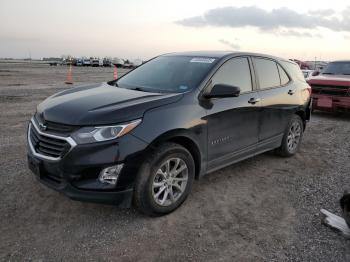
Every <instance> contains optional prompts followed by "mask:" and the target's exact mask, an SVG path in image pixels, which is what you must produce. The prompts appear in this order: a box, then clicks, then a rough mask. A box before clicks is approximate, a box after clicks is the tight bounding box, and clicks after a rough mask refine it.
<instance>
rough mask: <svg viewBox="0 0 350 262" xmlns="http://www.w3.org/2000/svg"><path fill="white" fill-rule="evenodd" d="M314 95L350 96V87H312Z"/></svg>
mask: <svg viewBox="0 0 350 262" xmlns="http://www.w3.org/2000/svg"><path fill="white" fill-rule="evenodd" d="M311 88H312V93H313V94H319V95H322V94H324V95H332V96H350V87H347V86H326V85H311Z"/></svg>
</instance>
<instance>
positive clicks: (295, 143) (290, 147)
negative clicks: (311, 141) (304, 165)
mask: <svg viewBox="0 0 350 262" xmlns="http://www.w3.org/2000/svg"><path fill="white" fill-rule="evenodd" d="M303 132H304V124H303V120H302V119H301V118H300V116H298V115H293V117H292V118H291V120H290V121H289V123H288V126H287V128H286V131H285V132H284V136H283V139H282V144H281V146H280V147H279V148H278V149H277V150H276V153H277V154H278V155H280V156H283V157H290V156H293V155H295V154H296V153H297V152H298V150H299V147H300V144H301V141H302V138H303Z"/></svg>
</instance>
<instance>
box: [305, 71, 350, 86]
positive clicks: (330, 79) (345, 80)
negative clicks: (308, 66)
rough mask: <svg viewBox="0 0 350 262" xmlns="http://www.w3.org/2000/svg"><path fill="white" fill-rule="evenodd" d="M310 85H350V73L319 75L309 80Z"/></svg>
mask: <svg viewBox="0 0 350 262" xmlns="http://www.w3.org/2000/svg"><path fill="white" fill-rule="evenodd" d="M307 82H308V83H309V84H310V85H334V86H350V75H322V74H321V75H318V76H313V77H311V78H310V79H308V80H307Z"/></svg>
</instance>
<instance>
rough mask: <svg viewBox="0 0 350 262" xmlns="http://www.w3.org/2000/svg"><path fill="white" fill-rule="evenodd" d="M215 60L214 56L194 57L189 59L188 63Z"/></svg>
mask: <svg viewBox="0 0 350 262" xmlns="http://www.w3.org/2000/svg"><path fill="white" fill-rule="evenodd" d="M214 61H215V58H205V57H195V58H192V59H191V60H190V63H207V64H211V63H213V62H214Z"/></svg>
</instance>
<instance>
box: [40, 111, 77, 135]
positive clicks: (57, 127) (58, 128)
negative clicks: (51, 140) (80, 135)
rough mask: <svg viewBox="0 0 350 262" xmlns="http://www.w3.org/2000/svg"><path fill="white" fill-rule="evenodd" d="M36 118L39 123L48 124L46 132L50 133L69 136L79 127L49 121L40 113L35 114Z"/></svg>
mask: <svg viewBox="0 0 350 262" xmlns="http://www.w3.org/2000/svg"><path fill="white" fill-rule="evenodd" d="M34 119H35V122H36V123H37V125H39V124H40V123H41V124H43V125H45V126H46V129H45V132H46V133H49V134H54V135H60V136H69V135H70V134H71V133H72V132H73V131H75V130H76V129H77V128H78V127H76V126H71V125H65V124H60V123H55V122H51V121H47V120H45V119H44V118H43V117H42V116H41V115H40V114H38V113H36V114H35V117H34Z"/></svg>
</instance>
